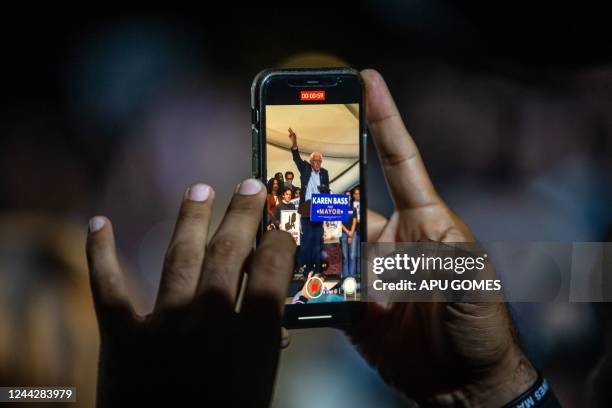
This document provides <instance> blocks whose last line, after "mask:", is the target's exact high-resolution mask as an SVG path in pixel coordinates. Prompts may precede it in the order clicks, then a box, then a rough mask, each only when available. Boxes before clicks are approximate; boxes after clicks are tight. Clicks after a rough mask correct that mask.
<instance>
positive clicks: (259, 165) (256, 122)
mask: <svg viewBox="0 0 612 408" xmlns="http://www.w3.org/2000/svg"><path fill="white" fill-rule="evenodd" d="M347 74H348V75H355V76H357V78H358V79H359V82H360V84H361V87H362V91H361V101H360V104H359V105H360V109H359V127H360V129H359V134H360V149H359V156H360V158H359V159H360V160H359V163H360V180H359V185H360V189H361V208H362V217H361V222H360V231H359V233H360V236H361V237H363V238H362V241H361V242H362V246H363V243H364V242H365V241H366V239H365V238H366V237H367V235H366V231H367V215H366V213H367V208H368V207H367V188H366V177H365V174H366V165H367V162H366V159H367V156H366V145H367V139H366V137H367V133H366V120H365V117H366V115H365V103H364V100H363V95H364V92H363V81H362V80H361V76H360V75H359V71H357V70H355V69H352V68H292V69H266V70H263V71H261V72H259V73H258V74H257V75H256V76H255V78H254V80H253V84H252V86H251V139H252V140H251V142H252V154H251V163H252V173H253V177H255V178H257V179H259V180H261V181H262V182H263V183H264V184H266V180H265V178H267V174H266V169H265V163H266V156H265V140H264V139H263V137H262V135H263V134H264V132H265V129H263V126H264V122H263V121H262V117H263V115H262V109H261V107H262V106H263V100H262V85H264V84H265V81H266V80H267V79H268V78H270V77H271V76H274V75H278V76H292V75H295V76H303V75H313V76H330V75H347ZM263 211H264V212H265V211H266V210H265V208H264V210H263ZM264 228H265V227H264V225H263V222H262V223H261V224H260V228H259V231H258V233H257V242H259V241H260V239H261V237H262V236H263V234H264V232H265V230H264ZM361 253H363V252H362V251H361ZM361 269H362V271H363V270H365V264H364V263H363V262H362V263H361ZM360 273H361V271H360ZM361 276H362V277H363V273H361ZM361 294H362V295H363V279H362V290H361ZM366 306H367V303H366V302H364V301H363V300H361V301H347V302H333V303H317V304H306V305H285V314H284V318H283V326H284V327H286V328H288V329H297V328H312V327H336V328H341V329H346V328H348V327H351V326H354V325H355V323H356V322H357V321H358V320H360V319H361V317H362V315H363V313H365V309H366ZM317 316H326V317H325V318H320V319H317V318H316V317H317ZM327 316H331V317H329V318H328V317H327Z"/></svg>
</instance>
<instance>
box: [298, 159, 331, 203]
mask: <svg viewBox="0 0 612 408" xmlns="http://www.w3.org/2000/svg"><path fill="white" fill-rule="evenodd" d="M291 154H292V155H293V162H294V163H295V165H296V166H297V168H298V171H299V172H300V184H301V190H302V191H301V192H300V204H302V203H303V202H304V201H305V200H306V198H305V197H306V187H308V181H309V180H310V174H311V173H312V167H310V163H308V162H307V161H306V160H302V158H301V157H300V151H299V150H298V149H291ZM319 178H320V180H321V184H324V185H326V186H327V187H328V188H329V173H328V172H327V170H326V169H324V168H323V167H321V170H319Z"/></svg>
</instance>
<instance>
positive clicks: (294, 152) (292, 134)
mask: <svg viewBox="0 0 612 408" xmlns="http://www.w3.org/2000/svg"><path fill="white" fill-rule="evenodd" d="M289 140H291V155H292V156H293V162H294V163H295V165H296V167H297V168H298V171H299V172H300V174H301V173H302V171H304V169H305V167H304V166H308V162H306V161H305V160H302V158H301V157H300V150H299V149H298V145H297V135H296V134H295V132H294V131H293V130H292V129H291V128H289Z"/></svg>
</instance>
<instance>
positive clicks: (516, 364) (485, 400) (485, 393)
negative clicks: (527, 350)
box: [464, 346, 538, 407]
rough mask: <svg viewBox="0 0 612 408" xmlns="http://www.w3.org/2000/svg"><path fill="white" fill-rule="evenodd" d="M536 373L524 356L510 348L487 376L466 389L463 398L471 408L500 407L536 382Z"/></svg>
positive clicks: (520, 351) (514, 348) (517, 350)
mask: <svg viewBox="0 0 612 408" xmlns="http://www.w3.org/2000/svg"><path fill="white" fill-rule="evenodd" d="M537 378H538V373H537V371H536V369H535V368H534V367H533V365H532V364H531V362H530V361H529V360H528V359H527V357H526V356H525V354H524V353H523V352H522V350H520V349H519V348H518V346H516V347H512V348H511V350H509V352H508V353H507V355H506V356H505V357H504V358H503V359H502V361H500V364H499V365H498V366H497V367H495V368H493V369H492V371H491V372H490V374H489V375H488V376H485V377H483V379H482V380H480V381H477V382H475V383H474V384H471V385H469V386H467V387H466V389H465V393H464V395H465V397H466V400H467V401H469V405H468V406H472V407H493V406H495V407H502V406H504V405H505V404H507V403H509V402H510V401H512V400H513V399H515V398H516V397H518V396H519V395H521V394H522V393H524V392H525V391H526V390H528V389H529V388H530V387H531V386H532V385H533V384H534V383H535V382H536V380H537Z"/></svg>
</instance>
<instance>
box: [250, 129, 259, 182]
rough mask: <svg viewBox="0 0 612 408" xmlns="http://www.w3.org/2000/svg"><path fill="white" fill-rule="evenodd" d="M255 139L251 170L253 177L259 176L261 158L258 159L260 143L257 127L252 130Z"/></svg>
mask: <svg viewBox="0 0 612 408" xmlns="http://www.w3.org/2000/svg"><path fill="white" fill-rule="evenodd" d="M251 135H252V138H253V141H252V145H251V146H252V148H251V149H252V154H251V172H252V174H253V177H255V178H259V163H258V162H259V160H258V155H257V152H258V147H257V146H258V143H259V132H258V131H257V129H253V130H252V132H251Z"/></svg>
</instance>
